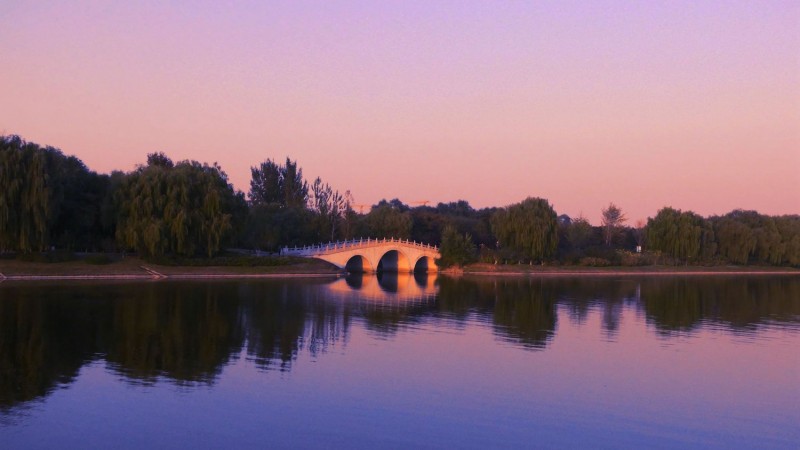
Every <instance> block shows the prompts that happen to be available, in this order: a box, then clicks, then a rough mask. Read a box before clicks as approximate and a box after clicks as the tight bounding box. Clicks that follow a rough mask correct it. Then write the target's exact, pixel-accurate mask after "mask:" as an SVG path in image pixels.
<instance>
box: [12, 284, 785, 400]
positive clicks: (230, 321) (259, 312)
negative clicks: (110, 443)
mask: <svg viewBox="0 0 800 450" xmlns="http://www.w3.org/2000/svg"><path fill="white" fill-rule="evenodd" d="M626 309H632V310H634V311H637V312H639V313H641V315H642V316H643V317H644V320H646V322H647V324H648V325H649V326H650V327H651V328H652V329H654V330H655V332H656V333H657V334H658V335H659V336H664V337H666V338H669V336H671V335H672V334H675V333H679V334H686V333H689V334H691V333H694V332H697V331H699V330H702V329H703V328H705V327H708V326H713V327H716V328H723V329H726V330H728V331H730V332H734V333H750V332H753V330H758V329H759V327H762V326H782V324H783V325H785V324H792V326H796V323H797V321H798V317H800V280H798V278H797V277H767V276H762V277H737V278H732V277H725V276H717V277H656V278H645V277H642V278H605V277H603V278H599V277H598V278H558V277H552V278H474V279H467V278H461V279H452V278H446V277H439V278H438V279H437V278H436V277H435V276H425V275H420V274H416V275H398V276H394V277H392V276H386V275H384V276H383V277H381V278H378V277H376V276H374V275H364V276H358V277H347V278H342V279H337V280H335V281H333V282H327V281H313V280H305V281H275V280H266V281H241V282H237V281H218V282H152V283H140V284H136V285H131V284H126V283H118V284H115V283H85V284H79V283H76V284H72V283H67V284H60V285H57V284H53V285H42V284H37V285H31V284H19V283H3V284H0V410H3V411H5V410H8V409H9V408H14V407H16V406H18V405H20V404H24V403H25V402H29V401H31V400H35V399H39V398H43V397H45V396H47V395H48V394H49V393H51V392H52V391H53V390H54V389H56V388H58V387H59V386H68V385H69V384H70V383H72V381H73V380H74V379H75V378H76V376H77V374H78V373H79V371H80V369H81V367H83V366H84V365H85V364H87V363H91V362H94V361H99V362H101V363H105V364H106V367H108V369H109V370H112V371H114V372H115V373H117V374H119V375H121V376H122V377H123V379H125V380H127V381H128V382H131V383H135V384H148V383H157V382H160V381H168V382H172V383H176V384H180V385H185V384H196V383H204V384H213V383H214V382H215V381H216V380H217V378H218V377H219V375H220V373H221V371H222V370H223V369H224V368H225V367H226V366H227V365H229V364H232V363H234V362H235V361H236V360H237V358H238V355H240V354H242V353H244V354H245V355H246V357H247V358H248V359H249V360H251V361H253V362H254V363H255V364H256V366H257V367H259V368H260V369H263V370H273V369H275V370H283V371H286V370H291V368H292V364H293V363H294V361H295V360H296V359H297V357H298V355H299V354H300V353H301V352H307V353H308V354H310V355H311V356H314V357H316V356H320V355H323V354H324V353H325V352H326V351H328V349H329V348H331V347H333V346H336V345H341V346H344V345H346V343H347V341H348V336H349V333H350V329H351V327H353V326H358V327H362V328H364V329H365V330H367V331H368V332H369V333H370V334H371V335H373V336H376V337H379V338H382V339H391V338H393V337H394V336H395V335H397V334H398V333H402V332H404V330H405V329H406V328H407V327H409V325H424V326H430V327H436V326H437V324H441V321H448V326H452V325H453V324H456V325H457V326H459V327H470V326H479V327H489V328H490V329H491V330H492V331H493V333H494V334H495V336H497V337H498V338H499V339H500V340H502V341H504V342H508V343H512V344H513V345H514V346H517V347H520V348H527V349H538V350H541V349H546V348H547V347H548V345H549V344H550V343H551V342H552V341H553V340H554V339H558V336H557V327H556V325H557V323H558V319H559V315H562V314H563V317H562V319H567V320H569V321H570V322H571V323H572V324H574V325H575V326H585V324H586V323H587V317H589V316H590V315H592V314H600V318H601V324H602V325H601V326H602V329H603V332H604V333H605V334H606V336H607V337H608V338H610V339H613V338H614V336H615V335H616V333H617V332H618V330H619V327H620V318H621V316H622V314H623V311H624V310H626Z"/></svg>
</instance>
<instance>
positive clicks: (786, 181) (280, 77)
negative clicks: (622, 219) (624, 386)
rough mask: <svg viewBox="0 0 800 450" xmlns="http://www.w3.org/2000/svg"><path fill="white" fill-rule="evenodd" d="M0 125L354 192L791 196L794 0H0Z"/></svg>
mask: <svg viewBox="0 0 800 450" xmlns="http://www.w3.org/2000/svg"><path fill="white" fill-rule="evenodd" d="M0 17H2V18H3V21H2V22H3V26H2V27H0V57H1V58H0V61H1V63H0V99H1V100H0V134H19V135H21V136H22V137H23V138H25V139H27V140H29V141H32V142H36V143H39V144H42V145H53V146H56V147H59V148H61V149H62V150H63V151H64V152H65V153H67V154H74V155H77V156H78V157H79V158H81V159H82V160H83V161H84V162H85V163H86V164H87V166H89V167H90V168H91V169H93V170H96V171H99V172H109V171H111V170H113V169H121V170H131V169H133V168H134V167H135V165H136V164H141V163H143V162H144V161H145V160H146V155H147V153H150V152H154V151H164V152H165V153H167V154H168V155H169V156H170V157H172V158H173V159H174V160H181V159H196V160H199V161H205V162H209V163H211V162H214V161H216V162H219V164H220V165H221V166H222V167H223V169H224V170H225V171H226V172H227V173H228V175H229V177H230V180H231V181H232V183H233V184H234V186H235V187H236V188H238V189H241V190H244V191H245V192H246V191H247V189H248V187H249V178H250V170H249V168H250V166H253V165H256V164H257V163H259V162H260V161H263V160H264V159H266V158H273V159H278V160H283V159H284V158H285V157H286V156H290V157H291V158H292V159H297V160H298V161H299V163H300V166H301V167H302V168H303V171H304V174H305V176H306V178H308V179H313V178H314V177H316V176H320V177H322V179H323V180H324V181H326V182H329V183H330V184H331V185H333V186H334V187H335V188H337V189H339V190H346V189H349V190H351V191H352V193H353V195H354V197H355V200H356V203H365V204H373V203H376V202H377V201H378V200H380V199H381V198H387V199H390V198H394V197H398V198H400V199H401V200H403V201H405V202H413V201H419V200H430V201H431V202H432V203H434V204H435V203H436V202H440V201H455V200H458V199H465V200H467V201H469V202H470V204H472V205H473V206H475V207H484V206H503V205H507V204H510V203H513V202H517V201H520V200H522V199H524V198H525V197H527V196H538V197H544V198H547V199H548V200H550V202H551V203H552V204H553V205H554V207H555V208H556V210H557V211H558V212H559V213H566V214H569V215H571V216H577V215H578V214H581V213H582V214H583V215H585V216H586V217H587V218H589V219H590V220H591V221H592V222H594V223H597V222H598V220H599V215H600V210H601V209H602V208H603V207H604V206H606V205H607V204H608V203H609V202H611V201H613V202H615V203H616V204H617V205H619V206H620V207H622V209H623V210H624V211H626V212H627V213H628V217H629V218H630V220H631V222H635V221H636V220H637V219H644V218H646V217H648V216H653V215H655V213H656V212H657V210H658V209H659V208H661V207H663V206H667V205H671V206H673V207H675V208H680V209H690V210H693V211H695V212H698V213H700V214H703V215H711V214H723V213H726V212H728V211H730V210H732V209H734V208H745V209H756V210H758V211H760V212H763V213H768V214H788V213H795V214H796V213H800V2H797V1H746V2H741V1H702V2H697V1H686V2H683V1H664V2H658V1H641V2H640V1H636V2H634V1H631V2H604V1H585V2H571V1H552V2H546V1H531V2H520V1H511V2H502V1H472V2H468V1H463V0H462V1H431V0H428V1H408V0H406V1H397V2H391V1H363V2H338V1H320V2H307V1H299V0H292V1H286V2H277V1H273V2H267V1H252V2H240V1H231V2H218V1H208V2H200V1H167V0H159V1H135V2H120V1H108V2H103V1H70V2H63V1H52V2H50V1H17V0H2V1H1V2H0Z"/></svg>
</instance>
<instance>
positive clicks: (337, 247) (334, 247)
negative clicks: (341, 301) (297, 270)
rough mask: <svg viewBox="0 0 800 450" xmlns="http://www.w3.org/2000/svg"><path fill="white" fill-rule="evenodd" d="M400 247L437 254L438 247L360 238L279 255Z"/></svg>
mask: <svg viewBox="0 0 800 450" xmlns="http://www.w3.org/2000/svg"><path fill="white" fill-rule="evenodd" d="M387 244H388V245H400V246H403V247H412V248H416V249H420V250H428V251H433V252H438V251H439V247H436V246H435V245H430V244H423V243H421V242H416V241H411V240H409V239H395V238H383V239H373V238H366V239H363V238H360V239H351V240H349V241H335V242H327V243H325V244H317V245H308V246H303V247H283V248H282V249H281V255H286V256H315V255H324V254H329V253H335V252H341V251H346V250H356V249H360V248H369V247H376V246H383V245H387Z"/></svg>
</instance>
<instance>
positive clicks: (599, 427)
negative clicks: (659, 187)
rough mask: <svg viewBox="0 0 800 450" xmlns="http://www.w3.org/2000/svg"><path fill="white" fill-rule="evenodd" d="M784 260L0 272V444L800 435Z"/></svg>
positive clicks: (629, 442)
mask: <svg viewBox="0 0 800 450" xmlns="http://www.w3.org/2000/svg"><path fill="white" fill-rule="evenodd" d="M799 442H800V277H797V276H783V277H781V276H754V277H742V276H715V277H651V278H646V277H641V278H639V277H619V278H616V277H598V278H592V277H588V278H566V277H565V278H559V277H555V278H545V279H531V278H477V279H459V280H453V279H446V278H439V279H435V278H434V277H424V276H417V277H414V276H399V277H398V276H388V275H387V276H384V277H381V278H380V279H378V278H376V277H375V276H365V277H355V278H352V279H337V280H335V281H332V280H303V281H299V280H290V281H283V280H281V281H278V280H258V281H213V282H170V281H158V282H146V283H136V284H130V283H53V284H43V283H36V284H31V283H29V284H25V283H10V282H5V283H0V447H2V448H25V449H29V448H56V447H57V448H152V447H155V448H178V447H181V448H184V447H188V448H231V447H234V448H241V447H250V448H255V447H257V448H286V447H291V448H316V447H328V448H331V447H334V448H336V447H339V448H341V447H345V448H408V447H434V448H487V447H491V448H498V447H502V448H506V447H509V448H537V447H545V448H554V447H556V448H564V447H573V448H574V447H584V448H598V447H599V448H603V447H605V448H622V447H628V448H629V447H647V448H688V447H697V448H711V447H716V448H794V449H796V448H798V443H799Z"/></svg>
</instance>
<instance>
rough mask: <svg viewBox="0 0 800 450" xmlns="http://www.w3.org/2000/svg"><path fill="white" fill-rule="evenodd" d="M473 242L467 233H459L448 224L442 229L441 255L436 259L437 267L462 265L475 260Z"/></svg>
mask: <svg viewBox="0 0 800 450" xmlns="http://www.w3.org/2000/svg"><path fill="white" fill-rule="evenodd" d="M476 252H477V250H476V248H475V244H474V243H473V242H472V236H470V235H469V233H465V234H461V233H459V232H458V230H456V228H455V227H454V226H452V225H448V226H446V227H445V228H444V231H442V245H441V246H440V247H439V253H440V254H441V255H442V257H441V258H439V259H438V260H437V261H436V264H437V265H438V266H439V267H442V268H446V267H450V266H463V265H465V264H469V263H471V262H473V261H475V255H476Z"/></svg>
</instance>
